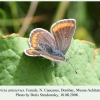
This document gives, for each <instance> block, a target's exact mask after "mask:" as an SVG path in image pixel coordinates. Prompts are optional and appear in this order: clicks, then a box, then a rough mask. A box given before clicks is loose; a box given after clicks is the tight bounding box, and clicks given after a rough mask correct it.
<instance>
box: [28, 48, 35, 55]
mask: <svg viewBox="0 0 100 100" xmlns="http://www.w3.org/2000/svg"><path fill="white" fill-rule="evenodd" d="M26 52H27V53H28V54H30V55H32V54H33V52H34V50H31V49H29V50H26Z"/></svg>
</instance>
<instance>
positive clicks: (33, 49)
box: [24, 19, 76, 61]
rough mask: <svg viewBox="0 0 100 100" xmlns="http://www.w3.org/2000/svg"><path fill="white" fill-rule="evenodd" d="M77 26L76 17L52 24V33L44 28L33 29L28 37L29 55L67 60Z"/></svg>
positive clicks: (27, 53) (27, 50)
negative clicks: (66, 56)
mask: <svg viewBox="0 0 100 100" xmlns="http://www.w3.org/2000/svg"><path fill="white" fill-rule="evenodd" d="M75 28H76V20H75V19H63V20H59V21H57V22H56V23H54V24H53V25H52V26H51V29H50V31H51V33H50V32H48V31H47V30H45V29H42V28H36V29H33V30H32V31H31V32H30V36H29V39H28V42H29V45H30V48H28V49H25V50H24V52H25V54H26V55H27V56H33V57H35V56H42V57H44V58H47V59H49V60H52V61H66V58H65V56H64V55H65V54H66V52H67V51H68V48H69V46H70V44H71V40H72V37H73V35H74V32H75Z"/></svg>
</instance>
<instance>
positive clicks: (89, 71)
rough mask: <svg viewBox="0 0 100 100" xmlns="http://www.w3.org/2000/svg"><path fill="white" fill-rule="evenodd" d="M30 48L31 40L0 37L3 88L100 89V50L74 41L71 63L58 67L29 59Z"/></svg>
mask: <svg viewBox="0 0 100 100" xmlns="http://www.w3.org/2000/svg"><path fill="white" fill-rule="evenodd" d="M26 48H29V45H28V42H27V38H23V37H20V36H19V35H16V34H12V35H8V36H0V85H100V72H99V69H100V67H99V65H100V64H99V62H100V49H98V50H95V45H94V44H92V43H89V42H87V41H80V40H72V43H71V45H70V48H69V50H68V52H67V53H66V58H69V60H68V61H67V62H60V63H54V65H53V62H52V61H50V60H48V59H45V58H43V57H29V56H27V55H25V53H24V52H23V51H24V49H26ZM94 51H96V53H94ZM69 62H70V63H71V65H72V66H73V67H74V68H75V70H76V71H77V73H78V74H76V73H75V72H74V70H73V68H72V67H71V65H70V63H69Z"/></svg>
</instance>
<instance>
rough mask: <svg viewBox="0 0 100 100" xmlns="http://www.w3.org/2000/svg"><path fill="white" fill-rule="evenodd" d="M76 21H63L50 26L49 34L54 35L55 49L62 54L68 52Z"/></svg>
mask: <svg viewBox="0 0 100 100" xmlns="http://www.w3.org/2000/svg"><path fill="white" fill-rule="evenodd" d="M75 24H76V21H75V20H74V19H64V20H60V21H58V22H56V23H54V24H53V25H52V26H51V32H52V33H53V35H54V38H55V41H56V45H57V48H58V49H59V51H60V52H61V53H63V54H65V53H66V51H67V50H68V48H69V46H70V43H71V40H72V37H73V34H74V31H75V26H76V25H75Z"/></svg>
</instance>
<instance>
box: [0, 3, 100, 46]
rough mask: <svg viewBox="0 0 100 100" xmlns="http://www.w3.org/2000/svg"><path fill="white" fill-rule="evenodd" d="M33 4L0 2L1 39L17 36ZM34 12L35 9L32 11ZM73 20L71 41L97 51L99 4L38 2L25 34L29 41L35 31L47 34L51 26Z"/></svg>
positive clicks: (98, 43)
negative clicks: (86, 43) (90, 45)
mask: <svg viewBox="0 0 100 100" xmlns="http://www.w3.org/2000/svg"><path fill="white" fill-rule="evenodd" d="M31 3H32V2H0V35H6V34H12V33H19V31H20V29H21V28H22V25H23V23H24V24H26V25H27V23H25V22H24V19H25V17H26V15H27V13H28V11H29V8H30V4H31ZM33 10H34V9H33ZM67 18H74V19H76V22H77V26H76V32H75V35H74V38H78V39H82V40H83V39H84V40H88V41H92V42H94V43H95V44H96V45H97V46H98V47H100V2H38V4H37V6H36V10H35V13H34V14H33V15H32V21H31V23H30V24H29V26H28V29H27V31H25V33H24V36H25V37H28V36H29V33H30V31H31V30H32V29H34V28H44V29H47V30H49V29H50V26H51V25H52V23H54V22H56V21H58V20H60V19H67Z"/></svg>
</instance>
